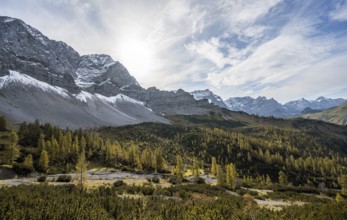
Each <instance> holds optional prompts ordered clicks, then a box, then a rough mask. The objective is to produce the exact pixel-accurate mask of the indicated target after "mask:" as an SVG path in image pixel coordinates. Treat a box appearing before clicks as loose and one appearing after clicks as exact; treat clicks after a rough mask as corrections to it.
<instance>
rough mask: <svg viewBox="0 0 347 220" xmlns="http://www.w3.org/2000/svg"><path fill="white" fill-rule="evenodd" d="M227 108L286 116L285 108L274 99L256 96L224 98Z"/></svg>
mask: <svg viewBox="0 0 347 220" xmlns="http://www.w3.org/2000/svg"><path fill="white" fill-rule="evenodd" d="M225 104H226V105H227V106H228V109H230V110H232V111H243V112H246V113H248V114H253V115H259V116H274V117H280V118H281V117H287V116H288V114H287V112H286V111H285V108H284V107H283V106H282V105H281V104H280V103H278V102H277V101H276V100H275V99H273V98H272V99H267V98H265V97H258V98H256V99H254V98H252V97H249V96H246V97H233V98H229V99H227V100H225Z"/></svg>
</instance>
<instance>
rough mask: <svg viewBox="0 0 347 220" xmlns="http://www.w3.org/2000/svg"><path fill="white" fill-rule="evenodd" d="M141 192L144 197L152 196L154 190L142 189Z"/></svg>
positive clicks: (149, 188)
mask: <svg viewBox="0 0 347 220" xmlns="http://www.w3.org/2000/svg"><path fill="white" fill-rule="evenodd" d="M141 192H142V194H143V195H145V196H150V195H153V193H154V189H153V188H152V187H142V188H141Z"/></svg>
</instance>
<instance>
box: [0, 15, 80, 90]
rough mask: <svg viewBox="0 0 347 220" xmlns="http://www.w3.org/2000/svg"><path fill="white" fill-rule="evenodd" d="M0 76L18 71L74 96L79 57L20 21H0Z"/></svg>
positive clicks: (68, 48)
mask: <svg viewBox="0 0 347 220" xmlns="http://www.w3.org/2000/svg"><path fill="white" fill-rule="evenodd" d="M0 30H1V32H0V48H1V49H0V63H1V66H0V75H4V74H7V73H8V70H11V69H12V70H18V71H22V72H25V73H27V74H28V75H30V76H32V77H34V78H36V79H39V80H41V81H44V82H47V83H49V84H52V85H56V86H60V87H63V88H66V89H68V90H69V91H73V92H77V91H79V88H78V87H77V86H76V84H75V82H74V79H73V77H74V74H75V71H76V68H77V64H78V62H79V59H80V57H79V54H78V53H77V52H76V51H75V50H73V49H72V48H71V47H69V46H68V45H66V44H65V43H63V42H57V41H53V40H50V39H48V38H47V37H46V36H44V35H43V34H42V33H40V32H39V31H38V30H36V29H35V28H33V27H31V26H29V25H27V24H25V23H24V22H23V21H21V20H19V19H13V18H9V17H0Z"/></svg>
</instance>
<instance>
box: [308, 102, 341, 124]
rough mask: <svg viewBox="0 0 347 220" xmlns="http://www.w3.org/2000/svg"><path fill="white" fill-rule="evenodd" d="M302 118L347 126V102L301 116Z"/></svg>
mask: <svg viewBox="0 0 347 220" xmlns="http://www.w3.org/2000/svg"><path fill="white" fill-rule="evenodd" d="M302 117H303V118H308V119H318V120H322V121H326V122H331V123H335V124H340V125H347V102H345V103H343V104H342V105H339V106H337V107H335V108H331V109H328V110H325V111H322V112H318V113H308V114H303V115H302Z"/></svg>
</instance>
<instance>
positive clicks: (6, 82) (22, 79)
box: [0, 70, 70, 98]
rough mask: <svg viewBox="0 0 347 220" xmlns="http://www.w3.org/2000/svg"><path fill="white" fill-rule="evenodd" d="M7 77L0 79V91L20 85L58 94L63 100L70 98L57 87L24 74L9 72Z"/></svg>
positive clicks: (63, 90)
mask: <svg viewBox="0 0 347 220" xmlns="http://www.w3.org/2000/svg"><path fill="white" fill-rule="evenodd" d="M9 72H10V74H9V75H5V76H3V77H0V89H1V88H6V87H8V86H11V85H12V84H17V83H19V84H22V85H27V86H32V87H36V88H39V89H41V90H42V91H44V92H53V93H56V94H59V95H60V96H62V97H64V98H70V96H69V95H68V92H67V90H66V89H63V88H60V87H58V86H51V85H49V84H48V83H45V82H42V81H39V80H37V79H34V78H32V77H30V76H28V75H26V74H22V73H19V72H17V71H13V70H10V71H9Z"/></svg>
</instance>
